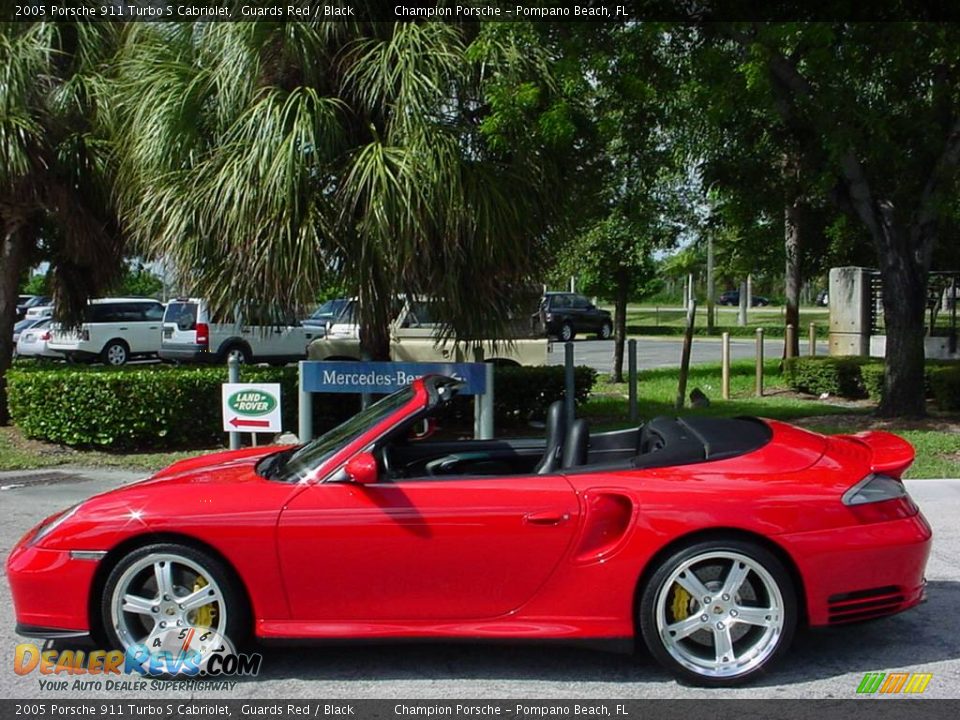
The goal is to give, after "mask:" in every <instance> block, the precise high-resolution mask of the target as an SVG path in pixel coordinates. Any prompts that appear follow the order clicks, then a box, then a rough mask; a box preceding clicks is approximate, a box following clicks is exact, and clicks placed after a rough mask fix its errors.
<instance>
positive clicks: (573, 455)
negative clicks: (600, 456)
mask: <svg viewBox="0 0 960 720" xmlns="http://www.w3.org/2000/svg"><path fill="white" fill-rule="evenodd" d="M589 447H590V425H589V424H588V423H587V421H586V420H584V419H583V418H580V419H579V420H574V421H573V425H571V426H570V429H569V430H567V438H566V440H564V441H563V463H562V467H563V469H564V470H566V469H567V468H574V467H579V466H580V465H586V464H587V450H588V449H589Z"/></svg>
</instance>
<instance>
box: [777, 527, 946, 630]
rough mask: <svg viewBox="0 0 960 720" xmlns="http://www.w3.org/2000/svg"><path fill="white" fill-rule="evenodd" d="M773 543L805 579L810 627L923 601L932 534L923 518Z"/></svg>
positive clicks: (878, 614)
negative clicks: (785, 552)
mask: <svg viewBox="0 0 960 720" xmlns="http://www.w3.org/2000/svg"><path fill="white" fill-rule="evenodd" d="M777 539H778V540H779V541H780V542H781V544H782V545H783V547H784V548H785V549H786V550H787V552H788V553H789V554H790V555H791V557H793V559H794V560H795V562H796V564H797V566H798V570H799V571H800V577H802V578H803V582H804V589H805V594H806V600H807V615H808V618H809V621H810V624H811V625H837V624H841V623H846V622H854V621H859V620H867V619H871V618H876V617H883V616H885V615H893V614H895V613H898V612H902V611H904V610H907V609H909V608H911V607H914V606H915V605H918V604H919V603H920V602H922V601H923V599H924V587H925V585H926V582H925V580H924V570H925V568H926V565H927V558H928V557H929V555H930V547H931V545H932V542H933V533H932V531H931V529H930V525H929V524H928V523H927V521H926V519H925V518H924V517H923V514H922V513H919V512H918V513H917V514H916V515H913V516H911V517H908V518H903V519H900V520H891V521H889V522H879V523H867V524H863V525H855V526H848V527H843V528H836V529H833V530H818V531H814V532H805V533H796V534H793V535H782V536H779V537H778V538H777Z"/></svg>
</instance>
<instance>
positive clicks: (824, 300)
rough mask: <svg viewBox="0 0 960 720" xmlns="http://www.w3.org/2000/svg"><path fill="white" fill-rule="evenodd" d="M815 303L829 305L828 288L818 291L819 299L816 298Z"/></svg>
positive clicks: (823, 305)
mask: <svg viewBox="0 0 960 720" xmlns="http://www.w3.org/2000/svg"><path fill="white" fill-rule="evenodd" d="M814 303H815V304H816V305H819V306H820V307H827V306H828V305H829V304H830V293H829V292H827V291H826V290H821V291H820V292H818V293H817V299H816V300H814Z"/></svg>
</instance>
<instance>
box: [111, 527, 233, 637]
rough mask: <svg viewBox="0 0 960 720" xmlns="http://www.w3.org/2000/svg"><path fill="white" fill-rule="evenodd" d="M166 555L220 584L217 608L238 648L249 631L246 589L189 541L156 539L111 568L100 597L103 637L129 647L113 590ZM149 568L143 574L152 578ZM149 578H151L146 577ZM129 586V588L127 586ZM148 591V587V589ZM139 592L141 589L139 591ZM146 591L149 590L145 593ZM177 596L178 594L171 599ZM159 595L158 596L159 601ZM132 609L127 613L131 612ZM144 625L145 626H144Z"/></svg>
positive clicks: (216, 559) (223, 633)
mask: <svg viewBox="0 0 960 720" xmlns="http://www.w3.org/2000/svg"><path fill="white" fill-rule="evenodd" d="M163 559H173V563H178V562H181V561H182V562H184V563H187V564H192V565H194V566H195V567H197V568H199V569H201V570H202V575H203V577H204V578H205V579H207V580H208V581H209V583H210V584H211V585H213V586H216V587H217V588H219V590H220V592H221V595H222V608H223V609H222V610H221V609H220V606H219V605H218V609H217V612H221V611H222V612H223V613H224V615H225V617H226V620H225V622H224V623H223V625H224V627H223V628H222V629H221V634H222V635H226V637H227V639H228V640H230V642H231V643H232V644H233V646H234V648H239V647H241V646H242V645H243V643H244V642H246V640H247V638H248V637H249V634H250V617H251V616H250V610H249V607H248V605H247V600H246V596H245V594H244V593H243V591H242V589H241V587H240V584H239V582H238V581H237V580H236V577H235V575H234V573H233V572H232V571H231V570H230V568H228V567H227V566H226V565H225V564H224V563H223V562H222V561H221V560H219V559H218V558H216V557H214V556H213V555H211V554H209V553H207V552H204V551H202V550H198V549H196V548H193V547H189V546H187V545H180V544H177V543H156V544H153V545H146V546H144V547H141V548H137V549H136V550H133V551H131V552H130V553H128V554H127V555H125V556H124V557H122V558H121V559H120V560H119V561H118V562H117V564H116V565H115V566H114V567H113V569H112V570H111V571H110V574H109V575H108V576H107V581H106V583H105V584H104V587H103V595H102V596H101V597H100V605H99V607H100V623H101V628H102V631H103V636H104V639H105V640H106V641H107V642H108V643H109V646H110V647H113V648H119V649H121V650H126V649H127V648H128V647H129V646H130V644H131V643H130V640H129V637H128V639H127V640H126V641H125V640H124V639H123V638H121V633H122V631H121V630H120V625H119V624H118V622H117V621H116V620H115V616H114V612H113V608H114V602H115V598H114V594H115V593H117V592H118V585H119V584H120V582H121V581H123V582H124V583H125V585H127V586H128V587H129V583H128V582H127V580H126V579H125V575H126V574H127V571H128V570H131V569H132V568H135V567H136V566H138V565H140V564H143V563H150V562H152V561H153V560H157V561H162V560H163ZM150 572H151V571H150V570H149V569H146V568H145V569H144V570H142V571H141V573H144V575H143V577H147V578H149V574H150ZM139 574H140V573H137V574H135V575H134V578H136V577H137V576H138V575H139ZM147 582H149V579H148V580H147ZM195 588H196V586H193V587H188V588H186V589H182V588H178V590H180V592H182V593H188V592H190V591H192V590H194V589H195ZM125 589H126V588H125ZM148 592H149V591H148ZM138 594H139V593H138ZM143 594H147V593H143ZM175 599H176V594H174V596H173V597H172V598H171V600H175ZM159 600H160V598H158V601H159ZM132 614H133V613H125V615H132ZM158 617H164V615H163V613H162V612H160V613H158ZM133 619H135V618H124V619H123V620H122V621H121V622H122V623H123V624H125V625H127V624H130V622H131V620H133ZM144 629H146V628H145V627H144Z"/></svg>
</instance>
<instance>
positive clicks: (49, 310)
mask: <svg viewBox="0 0 960 720" xmlns="http://www.w3.org/2000/svg"><path fill="white" fill-rule="evenodd" d="M48 317H53V305H34V306H33V307H29V308H27V312H26V313H24V315H23V318H24V320H27V319H30V320H40V319H41V318H48Z"/></svg>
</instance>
